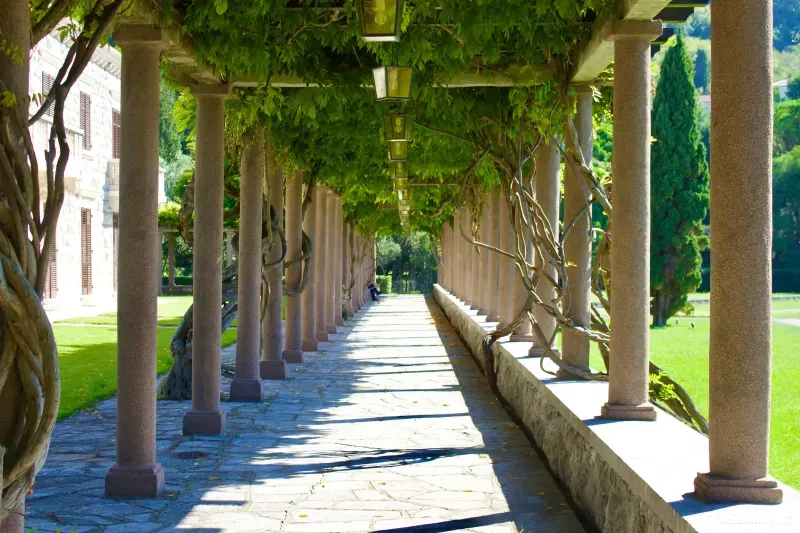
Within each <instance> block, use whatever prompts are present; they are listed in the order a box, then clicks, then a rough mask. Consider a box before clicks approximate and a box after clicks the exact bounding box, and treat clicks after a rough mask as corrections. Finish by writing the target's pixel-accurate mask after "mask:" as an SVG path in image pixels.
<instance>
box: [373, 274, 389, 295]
mask: <svg viewBox="0 0 800 533" xmlns="http://www.w3.org/2000/svg"><path fill="white" fill-rule="evenodd" d="M375 277H376V279H377V281H378V290H379V291H381V294H389V293H391V292H392V276H391V275H387V276H375Z"/></svg>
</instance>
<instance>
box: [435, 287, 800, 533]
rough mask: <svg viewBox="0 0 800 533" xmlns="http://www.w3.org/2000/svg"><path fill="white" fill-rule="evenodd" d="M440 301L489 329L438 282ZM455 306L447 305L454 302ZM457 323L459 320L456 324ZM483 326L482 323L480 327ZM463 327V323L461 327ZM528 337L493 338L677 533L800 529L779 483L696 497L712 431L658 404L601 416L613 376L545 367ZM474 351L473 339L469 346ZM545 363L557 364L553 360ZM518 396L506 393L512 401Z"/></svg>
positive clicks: (798, 500)
mask: <svg viewBox="0 0 800 533" xmlns="http://www.w3.org/2000/svg"><path fill="white" fill-rule="evenodd" d="M434 295H435V297H436V299H437V301H439V303H440V304H442V303H445V304H446V306H447V307H451V308H452V309H455V310H456V312H460V313H461V314H462V315H465V316H468V317H469V318H470V321H469V322H468V323H467V327H469V328H470V329H471V330H472V331H470V332H459V333H460V334H461V335H462V338H465V339H467V340H468V342H469V339H475V338H477V335H478V334H479V332H480V331H481V330H483V331H484V332H488V331H492V330H493V329H494V327H495V326H496V323H486V322H485V321H484V319H483V317H478V316H476V312H475V311H468V310H467V309H466V308H465V307H464V305H463V304H462V303H461V302H459V301H458V300H457V299H455V298H454V297H453V296H452V295H451V294H449V293H447V292H446V291H444V290H443V289H442V288H441V287H439V286H435V287H434ZM452 309H446V311H448V310H452ZM454 325H455V324H454ZM478 328H480V329H478ZM457 329H458V328H457ZM529 347H530V346H529V343H525V342H509V341H505V342H504V341H503V340H502V339H501V341H500V342H498V343H496V344H495V347H494V351H495V356H496V357H498V358H500V357H503V358H505V359H506V360H507V361H509V362H511V363H512V364H516V366H515V368H516V369H517V370H519V372H521V373H522V374H523V377H524V379H525V381H526V382H527V383H529V384H530V386H531V387H534V388H536V389H537V390H538V391H539V392H540V393H541V394H543V395H544V396H545V397H547V398H548V401H549V403H550V404H551V406H552V407H553V408H555V409H556V410H557V411H558V412H559V413H560V414H561V415H562V416H563V417H564V419H565V420H568V421H569V422H570V424H571V425H572V426H573V427H574V429H575V430H576V431H577V432H578V433H579V434H580V435H581V436H582V437H583V438H585V439H586V441H587V442H588V443H589V444H590V445H591V446H592V448H593V449H594V450H595V452H596V453H597V454H598V458H599V459H600V460H602V461H604V462H605V463H607V464H608V465H609V466H610V467H611V468H612V469H613V470H614V471H615V472H616V473H617V474H618V475H619V476H620V477H621V478H622V479H623V480H624V481H625V482H626V483H627V484H628V486H629V487H630V490H631V491H632V492H633V493H634V494H635V495H637V496H638V497H639V498H641V499H642V500H643V502H644V503H645V504H646V505H647V506H648V507H649V508H650V509H651V510H652V511H653V512H654V513H655V514H656V515H658V516H659V518H660V519H661V520H663V522H664V525H666V526H667V527H669V528H670V529H671V530H672V531H674V532H675V533H684V532H687V533H688V532H697V533H711V532H713V533H722V532H725V533H739V532H741V533H744V532H746V531H747V532H752V531H769V533H778V532H800V493H798V491H796V490H795V489H793V488H791V487H788V486H786V485H785V484H783V483H779V485H780V487H781V488H782V489H783V491H784V499H783V503H782V504H780V505H754V504H735V505H734V504H709V503H704V502H701V501H699V500H696V499H694V497H693V496H692V494H691V493H692V490H693V488H694V478H695V477H696V475H697V473H698V472H707V471H708V438H707V437H706V436H705V435H702V434H701V433H698V432H697V431H695V430H693V429H691V428H690V427H688V426H687V425H685V424H684V423H682V422H681V421H679V420H678V419H676V418H674V417H673V416H671V415H670V414H668V413H667V412H665V411H662V410H660V409H659V412H658V418H657V419H656V420H655V421H629V420H608V419H602V418H600V417H599V415H600V407H601V406H602V405H603V403H605V401H606V400H607V398H608V383H606V382H598V381H577V380H576V381H565V380H558V379H556V378H555V377H554V376H551V375H550V374H548V373H546V372H544V371H542V369H541V368H540V360H539V358H538V357H531V356H528V348H529ZM470 349H471V350H472V352H473V354H474V353H475V350H476V347H475V346H470ZM545 367H546V368H548V369H549V370H552V371H555V369H556V367H555V365H554V364H547V363H546V366H545ZM524 397H525V395H524V394H520V397H519V398H508V397H506V398H505V400H506V401H508V402H509V404H510V405H511V406H512V408H514V409H515V410H516V411H517V412H519V410H518V409H516V408H515V407H514V406H515V404H516V403H518V402H521V401H523V400H524Z"/></svg>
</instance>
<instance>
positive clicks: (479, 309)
mask: <svg viewBox="0 0 800 533" xmlns="http://www.w3.org/2000/svg"><path fill="white" fill-rule="evenodd" d="M478 314H479V315H484V316H486V317H487V318H488V317H489V310H488V309H481V308H480V307H479V308H478ZM487 322H488V320H487Z"/></svg>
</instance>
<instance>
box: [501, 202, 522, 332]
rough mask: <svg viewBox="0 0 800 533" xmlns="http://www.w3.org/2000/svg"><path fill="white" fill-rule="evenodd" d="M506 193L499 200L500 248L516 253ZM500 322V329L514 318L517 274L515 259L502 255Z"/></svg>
mask: <svg viewBox="0 0 800 533" xmlns="http://www.w3.org/2000/svg"><path fill="white" fill-rule="evenodd" d="M504 196H505V195H501V196H500V198H499V201H498V207H499V209H498V211H499V214H500V249H501V250H504V251H506V252H509V253H514V250H515V249H516V248H515V246H516V244H515V242H514V227H513V226H512V224H511V215H510V214H509V209H508V202H507V200H506V198H505V197H504ZM499 268H500V273H499V280H500V324H498V326H497V327H498V329H502V328H505V327H507V326H508V325H509V324H511V322H512V321H513V320H514V279H515V278H514V276H517V275H518V274H517V272H516V267H515V266H514V261H512V260H511V259H510V258H508V257H505V256H501V257H500V265H499Z"/></svg>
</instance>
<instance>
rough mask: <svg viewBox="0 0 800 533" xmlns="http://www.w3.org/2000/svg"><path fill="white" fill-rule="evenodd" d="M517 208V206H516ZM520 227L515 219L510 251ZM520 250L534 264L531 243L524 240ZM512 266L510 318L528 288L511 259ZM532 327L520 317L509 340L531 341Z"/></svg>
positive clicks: (522, 300) (513, 250) (515, 243)
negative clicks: (511, 306) (511, 310)
mask: <svg viewBox="0 0 800 533" xmlns="http://www.w3.org/2000/svg"><path fill="white" fill-rule="evenodd" d="M518 209H519V207H518ZM521 231H522V230H521V228H520V227H519V221H515V226H514V234H513V237H512V242H513V244H512V247H511V252H512V253H516V252H517V244H518V243H517V235H520V234H521ZM521 247H522V250H523V251H524V253H525V259H526V261H527V262H528V264H531V265H532V264H534V261H535V256H534V252H533V243H531V242H526V243H523V244H521ZM512 267H513V275H512V280H513V281H512V287H513V288H512V296H511V298H512V299H513V302H514V303H513V306H514V307H513V315H512V317H511V318H512V320H513V319H514V318H516V317H517V316H518V315H519V314H520V312H521V311H522V309H523V308H524V307H525V301H526V300H527V299H528V288H527V287H526V286H525V283H524V282H523V280H522V274H520V271H519V269H518V268H517V265H516V264H515V263H514V262H513V261H512ZM532 331H533V327H532V326H531V321H530V320H529V319H528V318H527V317H525V318H523V319H522V322H520V323H519V325H518V326H517V327H516V328H514V332H513V334H512V335H511V340H512V341H514V342H533V339H534V336H533V334H532Z"/></svg>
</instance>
